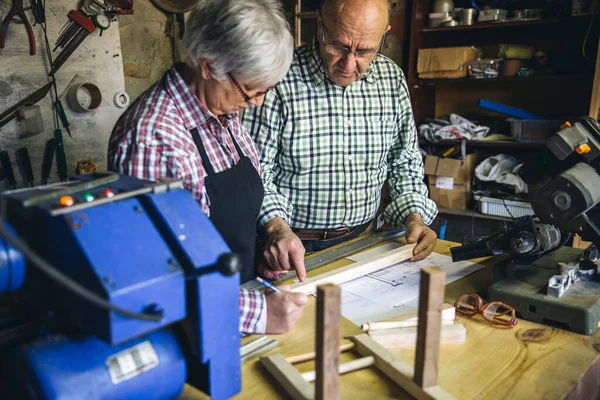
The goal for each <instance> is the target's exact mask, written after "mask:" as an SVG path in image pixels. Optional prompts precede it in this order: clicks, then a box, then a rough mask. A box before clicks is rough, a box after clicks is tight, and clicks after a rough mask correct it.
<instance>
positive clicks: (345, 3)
mask: <svg viewBox="0 0 600 400" xmlns="http://www.w3.org/2000/svg"><path fill="white" fill-rule="evenodd" d="M321 15H322V16H323V19H324V20H326V21H331V22H332V23H336V24H341V25H346V24H355V25H357V26H364V27H367V29H380V30H381V31H382V32H384V30H385V28H386V27H387V25H388V21H389V4H388V0H326V1H325V3H324V4H323V7H322V8H321Z"/></svg>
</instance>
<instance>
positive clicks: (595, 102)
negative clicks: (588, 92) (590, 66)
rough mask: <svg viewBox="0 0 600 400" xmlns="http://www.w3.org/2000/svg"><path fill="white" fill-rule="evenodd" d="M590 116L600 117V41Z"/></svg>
mask: <svg viewBox="0 0 600 400" xmlns="http://www.w3.org/2000/svg"><path fill="white" fill-rule="evenodd" d="M589 116H590V117H592V118H594V119H598V118H600V43H598V57H597V58H596V70H595V71H594V84H593V86H592V100H591V102H590V114H589Z"/></svg>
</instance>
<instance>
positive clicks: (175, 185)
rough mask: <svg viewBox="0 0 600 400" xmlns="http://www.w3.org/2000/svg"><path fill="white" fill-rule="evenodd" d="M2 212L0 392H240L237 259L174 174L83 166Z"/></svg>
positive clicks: (5, 201) (34, 395) (22, 193)
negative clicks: (165, 179)
mask: <svg viewBox="0 0 600 400" xmlns="http://www.w3.org/2000/svg"><path fill="white" fill-rule="evenodd" d="M0 212H1V213H2V214H1V218H2V220H3V221H4V222H1V221H0V222H1V224H2V226H1V230H0V294H2V293H11V292H12V294H13V295H12V296H10V301H9V307H8V309H9V311H10V312H9V313H4V314H2V313H0V398H2V399H13V398H14V399H36V400H38V399H65V400H66V399H86V400H92V399H169V398H174V397H176V396H177V395H178V394H179V393H180V392H181V390H182V389H183V385H184V383H185V382H186V381H187V382H188V383H190V384H192V385H193V386H195V387H197V388H198V389H200V390H202V391H204V392H205V393H207V394H209V395H210V396H211V397H212V398H213V399H225V398H229V397H231V396H233V395H235V394H237V393H239V391H240V389H241V375H240V355H239V354H240V353H239V348H240V335H239V332H238V329H239V328H238V325H239V273H238V271H239V263H238V262H237V259H236V257H235V256H234V255H232V254H231V253H230V250H229V248H228V247H227V245H226V244H225V242H224V241H223V239H222V238H221V236H220V235H219V233H218V232H217V231H216V229H215V228H214V226H213V225H212V223H211V222H210V220H209V219H208V218H207V217H206V216H205V215H204V213H203V212H202V209H201V208H200V206H199V205H198V203H197V202H196V200H195V199H194V198H193V197H192V196H191V194H190V193H189V192H188V191H187V190H185V189H183V187H182V185H181V183H180V182H172V183H168V184H151V183H149V182H146V181H142V180H139V179H136V178H131V177H125V176H119V175H115V174H90V175H82V176H79V177H77V178H76V180H73V181H71V182H69V183H66V184H58V185H51V186H43V187H40V188H32V189H25V190H17V191H10V192H4V193H2V194H0ZM9 236H13V237H16V236H18V237H19V238H20V239H21V242H23V241H24V242H26V245H25V246H27V247H28V248H29V249H27V247H25V248H22V247H19V246H23V243H19V239H17V242H15V241H14V239H10V237H9ZM31 250H33V252H34V253H36V254H38V255H39V256H40V257H41V258H42V260H41V261H40V260H35V259H33V258H32V257H34V256H35V254H34V255H33V256H32V255H31V253H30V252H31ZM25 260H27V261H25ZM44 260H45V261H46V262H47V263H49V264H50V265H48V264H46V265H45V266H44ZM3 298H8V297H6V296H4V297H0V300H1V299H3ZM15 299H16V300H15ZM4 303H6V301H5V302H4ZM4 303H3V302H2V301H0V309H5V308H6V307H1V306H3V305H5V304H4Z"/></svg>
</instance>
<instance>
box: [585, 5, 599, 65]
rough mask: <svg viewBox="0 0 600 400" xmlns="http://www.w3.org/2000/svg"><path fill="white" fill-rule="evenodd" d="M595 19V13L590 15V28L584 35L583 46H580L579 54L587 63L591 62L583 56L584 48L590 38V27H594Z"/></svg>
mask: <svg viewBox="0 0 600 400" xmlns="http://www.w3.org/2000/svg"><path fill="white" fill-rule="evenodd" d="M595 18H596V13H594V14H592V20H591V21H590V26H589V27H588V30H587V33H586V34H585V38H584V39H583V44H582V45H581V54H582V55H583V57H584V58H585V59H586V60H588V61H592V60H590V58H589V57H588V56H587V55H586V54H585V46H586V45H587V40H588V38H589V36H590V32H591V31H592V26H594V19H595Z"/></svg>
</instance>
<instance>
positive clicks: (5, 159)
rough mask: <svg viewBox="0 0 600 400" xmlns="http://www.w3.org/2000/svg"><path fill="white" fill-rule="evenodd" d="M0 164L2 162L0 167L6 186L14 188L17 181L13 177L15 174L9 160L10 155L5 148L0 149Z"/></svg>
mask: <svg viewBox="0 0 600 400" xmlns="http://www.w3.org/2000/svg"><path fill="white" fill-rule="evenodd" d="M0 164H2V169H3V170H4V175H5V176H6V180H7V182H6V187H7V188H8V189H16V188H17V181H16V179H15V174H14V172H13V168H12V164H11V162H10V156H9V155H8V152H7V151H6V150H4V151H0Z"/></svg>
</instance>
